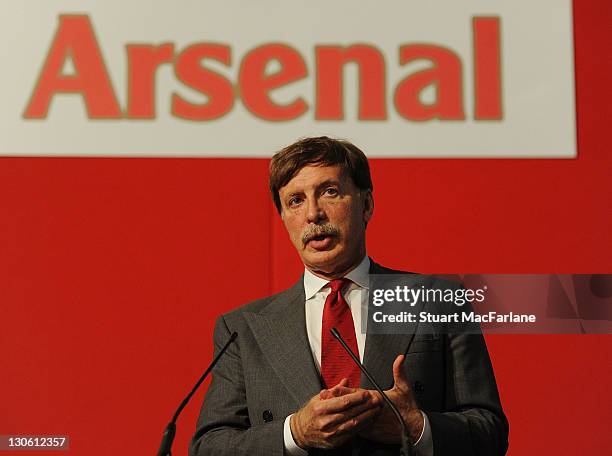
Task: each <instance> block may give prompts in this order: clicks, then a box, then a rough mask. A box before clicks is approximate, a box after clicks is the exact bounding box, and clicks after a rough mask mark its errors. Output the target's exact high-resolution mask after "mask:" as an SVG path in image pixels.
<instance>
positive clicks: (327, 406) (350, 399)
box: [322, 390, 370, 414]
mask: <svg viewBox="0 0 612 456" xmlns="http://www.w3.org/2000/svg"><path fill="white" fill-rule="evenodd" d="M369 398H370V394H369V393H368V392H367V391H365V390H358V391H355V392H354V393H349V394H344V395H342V396H339V397H332V398H330V399H327V400H326V401H323V402H322V407H323V408H322V413H323V414H332V413H339V412H344V411H345V410H348V409H350V408H351V407H354V406H356V405H360V404H363V403H364V402H366V401H368V400H369Z"/></svg>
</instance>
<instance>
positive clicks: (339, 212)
mask: <svg viewBox="0 0 612 456" xmlns="http://www.w3.org/2000/svg"><path fill="white" fill-rule="evenodd" d="M279 196H280V200H281V218H282V219H283V223H284V224H285V228H287V231H288V232H289V237H290V238H291V242H292V243H293V245H294V247H295V248H296V250H297V251H298V254H299V255H300V257H301V259H302V262H303V263H304V265H305V266H306V267H307V268H308V269H310V270H311V271H313V272H314V273H316V274H318V275H321V276H324V277H327V278H335V277H341V276H342V275H343V274H345V273H346V272H348V271H349V270H350V269H352V268H353V267H355V266H357V264H358V263H359V261H361V259H362V258H363V256H364V255H365V227H366V223H367V222H368V221H369V220H370V218H371V216H372V212H373V209H374V203H373V200H372V194H371V192H370V191H360V190H359V189H358V188H357V187H356V186H355V184H354V183H353V180H352V179H351V178H350V176H348V175H346V173H344V172H342V169H341V168H340V166H305V167H304V168H302V169H301V170H300V171H299V172H298V173H297V174H296V175H295V176H294V177H293V179H291V180H290V181H289V182H288V183H287V185H285V186H284V187H282V188H281V189H280V190H279Z"/></svg>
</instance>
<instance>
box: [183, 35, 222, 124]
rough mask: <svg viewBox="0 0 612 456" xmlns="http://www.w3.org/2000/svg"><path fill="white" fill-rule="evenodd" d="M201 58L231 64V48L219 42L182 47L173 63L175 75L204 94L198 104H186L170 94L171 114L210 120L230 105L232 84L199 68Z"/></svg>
mask: <svg viewBox="0 0 612 456" xmlns="http://www.w3.org/2000/svg"><path fill="white" fill-rule="evenodd" d="M205 59H212V60H216V61H217V62H221V63H223V64H224V65H227V66H229V65H231V49H230V47H229V46H224V45H221V44H196V45H194V46H190V47H188V48H187V49H185V50H184V51H183V52H181V54H180V55H179V57H178V60H177V62H176V65H175V68H174V70H175V72H176V76H177V78H179V80H180V81H182V82H183V83H184V84H186V85H188V86H189V87H191V88H193V89H195V90H197V91H198V92H200V93H202V94H205V95H207V96H208V100H207V101H206V102H205V103H202V104H195V103H190V102H188V101H186V100H185V99H183V98H182V97H181V96H180V95H178V94H176V93H174V94H172V114H174V115H175V116H177V117H181V118H183V119H188V120H213V119H217V118H219V117H222V116H224V115H225V114H227V113H228V112H229V111H231V109H232V107H233V105H234V88H233V86H232V83H231V82H230V81H228V80H227V79H226V78H224V77H223V76H221V75H220V74H218V73H215V72H214V71H211V70H208V69H206V68H204V67H202V65H201V62H202V61H203V60H205Z"/></svg>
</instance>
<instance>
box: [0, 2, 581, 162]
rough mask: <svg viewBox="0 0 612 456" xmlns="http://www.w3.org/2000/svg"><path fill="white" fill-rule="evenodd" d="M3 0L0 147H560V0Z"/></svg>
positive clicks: (528, 152)
mask: <svg viewBox="0 0 612 456" xmlns="http://www.w3.org/2000/svg"><path fill="white" fill-rule="evenodd" d="M7 3H8V4H5V5H4V6H3V13H2V16H1V17H0V50H1V53H2V62H3V72H2V84H0V95H1V99H2V106H1V107H0V125H2V134H1V135H0V154H1V155H13V156H46V155H63V156H168V157H181V156H182V157H184V156H203V157H217V156H234V157H268V156H270V155H271V154H272V153H273V152H274V151H275V150H278V149H279V148H280V147H282V146H283V145H286V144H288V143H290V142H292V141H294V140H296V139H297V138H299V137H303V136H312V135H323V134H325V135H330V136H334V137H342V138H347V139H349V140H351V141H353V142H354V143H356V144H358V145H359V146H360V147H362V148H363V149H364V150H366V151H367V153H368V154H369V155H370V156H373V157H485V158H499V157H510V158H525V157H528V158H535V157H559V158H572V157H575V156H576V140H575V107H574V72H573V39H572V27H571V24H572V18H571V1H570V0H538V1H537V2H534V1H530V0H497V1H492V0H487V1H485V0H464V1H460V2H458V1H455V0H447V1H442V0H437V1H428V2H424V1H417V0H412V1H410V0H402V1H399V0H395V1H381V2H357V1H355V0H350V1H349V0H335V1H323V0H310V1H308V2H298V1H287V0H284V1H281V0H266V1H263V0H260V1H246V0H242V1H241V0H219V1H218V0H207V1H203V0H197V1H196V0H190V1H186V0H183V1H177V2H166V1H152V0H131V1H129V2H125V1H118V0H112V1H110V0H107V1H104V2H93V1H53V2H49V1H46V0H39V1H33V0H32V1H27V2H21V1H17V0H13V1H11V2H7Z"/></svg>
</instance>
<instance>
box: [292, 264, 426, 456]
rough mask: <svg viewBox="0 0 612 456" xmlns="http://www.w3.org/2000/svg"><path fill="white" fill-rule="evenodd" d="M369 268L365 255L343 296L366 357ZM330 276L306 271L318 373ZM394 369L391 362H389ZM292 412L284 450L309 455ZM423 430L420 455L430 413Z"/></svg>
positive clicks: (308, 316)
mask: <svg viewBox="0 0 612 456" xmlns="http://www.w3.org/2000/svg"><path fill="white" fill-rule="evenodd" d="M369 270H370V259H369V258H368V256H367V255H366V256H365V257H364V258H363V260H361V263H359V265H358V266H357V267H356V268H355V269H353V270H352V271H350V272H349V273H348V274H346V276H344V277H345V278H346V279H349V280H350V281H351V284H350V285H349V286H348V287H347V288H346V289H345V290H344V293H343V294H342V296H344V300H345V301H346V303H347V304H348V306H349V307H350V309H351V313H352V314H353V323H354V324H355V335H356V336H357V348H358V349H359V359H360V360H361V361H363V354H364V350H365V343H366V329H367V328H366V325H367V318H364V319H363V321H362V318H361V317H362V315H363V316H367V308H368V289H369ZM328 283H329V280H327V279H323V278H321V277H318V276H316V275H314V274H313V273H312V272H310V271H309V270H308V269H305V271H304V292H305V295H306V307H305V310H306V332H307V334H308V342H309V344H310V350H311V351H312V355H313V358H314V360H315V364H316V367H317V370H318V371H319V373H320V372H321V331H322V326H323V308H324V307H325V299H326V298H327V295H328V294H329V291H330V288H329V287H328V286H327V284H328ZM389 369H391V366H389ZM290 419H291V415H289V416H288V417H287V418H285V425H284V430H283V437H284V441H285V454H286V455H287V456H306V455H307V454H308V452H307V451H305V450H303V449H302V448H300V447H299V446H297V444H296V443H295V441H294V440H293V435H292V434H291V426H290V424H289V420H290ZM423 420H424V425H423V431H422V432H421V436H420V437H419V439H418V440H417V442H416V443H415V444H414V449H415V452H416V455H417V456H432V455H433V441H432V439H431V427H430V425H429V419H428V418H427V415H426V414H425V413H423Z"/></svg>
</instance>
